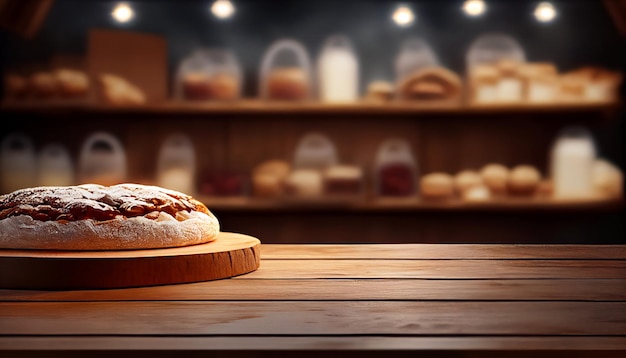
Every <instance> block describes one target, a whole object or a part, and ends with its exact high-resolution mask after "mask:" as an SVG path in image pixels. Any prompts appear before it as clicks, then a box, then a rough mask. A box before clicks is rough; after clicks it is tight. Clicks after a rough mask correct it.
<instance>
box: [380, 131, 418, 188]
mask: <svg viewBox="0 0 626 358" xmlns="http://www.w3.org/2000/svg"><path fill="white" fill-rule="evenodd" d="M374 168H375V175H374V185H375V190H376V193H377V194H378V195H379V196H393V197H409V196H413V195H416V194H417V162H416V161H415V158H414V157H413V154H412V152H411V145H410V144H409V142H407V141H406V140H403V139H388V140H385V141H384V142H383V143H382V144H381V145H380V147H378V151H377V153H376V159H375V162H374Z"/></svg>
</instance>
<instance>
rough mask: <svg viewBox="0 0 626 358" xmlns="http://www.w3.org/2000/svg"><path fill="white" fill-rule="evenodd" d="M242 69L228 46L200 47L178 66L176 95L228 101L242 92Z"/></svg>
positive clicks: (177, 97) (178, 97)
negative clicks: (216, 47) (224, 47)
mask: <svg viewBox="0 0 626 358" xmlns="http://www.w3.org/2000/svg"><path fill="white" fill-rule="evenodd" d="M241 83H242V71H241V66H240V64H239V61H237V57H235V55H234V54H233V53H232V52H231V51H228V50H220V49H198V50H195V51H194V52H192V53H191V55H189V56H188V57H187V58H185V59H184V60H183V61H182V62H181V63H180V65H179V67H178V72H177V74H176V87H175V90H174V97H175V98H176V99H179V100H196V101H208V100H218V101H228V100H235V99H238V98H239V97H240V96H241Z"/></svg>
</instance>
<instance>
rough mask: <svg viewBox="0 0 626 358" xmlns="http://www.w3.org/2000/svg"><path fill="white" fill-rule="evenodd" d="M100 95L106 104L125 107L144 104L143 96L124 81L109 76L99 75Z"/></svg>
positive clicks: (136, 88) (135, 87) (144, 97)
mask: <svg viewBox="0 0 626 358" xmlns="http://www.w3.org/2000/svg"><path fill="white" fill-rule="evenodd" d="M100 94H101V98H102V100H103V101H104V103H106V104H111V105H126V104H143V103H145V102H146V96H145V94H144V93H143V92H142V91H141V90H140V89H139V88H138V87H137V86H135V85H133V84H132V83H130V82H128V81H127V80H126V79H124V78H122V77H120V76H116V75H111V74H102V75H100Z"/></svg>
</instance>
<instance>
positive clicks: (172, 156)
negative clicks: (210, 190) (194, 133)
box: [157, 133, 196, 194]
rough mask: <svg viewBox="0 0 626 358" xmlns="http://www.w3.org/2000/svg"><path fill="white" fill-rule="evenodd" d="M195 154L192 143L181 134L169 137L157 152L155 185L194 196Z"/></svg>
mask: <svg viewBox="0 0 626 358" xmlns="http://www.w3.org/2000/svg"><path fill="white" fill-rule="evenodd" d="M195 177H196V154H195V151H194V149H193V143H192V142H191V139H189V137H188V136H186V135H184V134H182V133H175V134H172V135H170V136H169V137H168V138H167V139H166V140H165V142H164V143H163V145H162V146H161V150H160V152H159V161H158V164H157V183H158V185H159V186H160V187H163V188H167V189H171V190H176V191H180V192H181V193H186V194H194V193H195V191H196V185H195Z"/></svg>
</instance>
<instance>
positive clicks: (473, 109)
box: [0, 100, 620, 115]
mask: <svg viewBox="0 0 626 358" xmlns="http://www.w3.org/2000/svg"><path fill="white" fill-rule="evenodd" d="M619 107H620V104H619V103H556V104H516V105H450V104H425V103H409V102H390V103H385V104H376V103H366V102H357V103H349V104H325V103H319V102H295V103H291V102H265V101H260V100H241V101H237V102H228V103H216V102H204V103H190V102H171V101H170V102H163V103H151V104H146V105H140V106H137V105H136V106H105V105H97V104H88V103H76V102H74V103H67V102H65V103H64V102H61V101H57V102H53V101H50V102H45V103H32V102H5V103H3V104H2V105H1V106H0V111H2V112H7V113H44V114H67V113H72V112H74V113H80V114H146V115H211V114H233V115H262V114H293V115H295V114H321V115H323V114H343V115H437V114H441V115H481V114H485V115H488V114H496V115H497V114H528V113H531V114H541V113H580V112H590V113H604V112H607V111H609V112H610V111H613V110H616V109H617V108H619Z"/></svg>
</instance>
